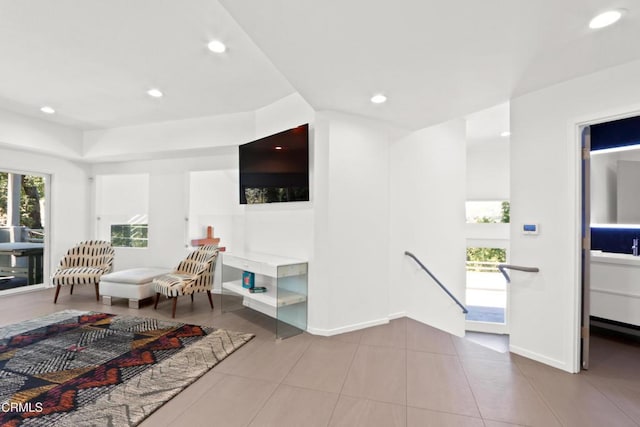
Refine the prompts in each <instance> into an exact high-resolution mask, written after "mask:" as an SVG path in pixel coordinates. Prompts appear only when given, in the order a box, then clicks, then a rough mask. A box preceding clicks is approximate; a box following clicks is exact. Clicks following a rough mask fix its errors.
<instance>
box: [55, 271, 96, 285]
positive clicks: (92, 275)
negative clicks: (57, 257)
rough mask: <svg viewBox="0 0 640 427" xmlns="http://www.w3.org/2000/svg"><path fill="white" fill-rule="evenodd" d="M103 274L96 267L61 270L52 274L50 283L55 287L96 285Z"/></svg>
mask: <svg viewBox="0 0 640 427" xmlns="http://www.w3.org/2000/svg"><path fill="white" fill-rule="evenodd" d="M103 273H104V270H103V269H102V268H98V267H71V268H63V269H59V270H57V271H56V272H55V273H54V274H53V278H52V282H53V284H54V285H56V286H57V285H62V286H64V285H85V284H91V283H98V282H99V281H100V277H101V276H102V274H103Z"/></svg>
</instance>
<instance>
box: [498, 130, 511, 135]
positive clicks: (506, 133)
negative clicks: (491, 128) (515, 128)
mask: <svg viewBox="0 0 640 427" xmlns="http://www.w3.org/2000/svg"><path fill="white" fill-rule="evenodd" d="M510 135H511V132H509V131H508V130H505V131H504V132H502V133H501V134H500V136H510Z"/></svg>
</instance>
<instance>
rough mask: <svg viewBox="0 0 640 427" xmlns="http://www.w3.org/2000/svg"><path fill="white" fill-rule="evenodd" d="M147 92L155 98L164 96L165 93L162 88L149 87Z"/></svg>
mask: <svg viewBox="0 0 640 427" xmlns="http://www.w3.org/2000/svg"><path fill="white" fill-rule="evenodd" d="M147 94H148V95H149V96H152V97H154V98H162V95H163V93H162V91H161V90H160V89H149V90H148V91H147Z"/></svg>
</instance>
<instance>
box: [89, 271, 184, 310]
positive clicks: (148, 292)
mask: <svg viewBox="0 0 640 427" xmlns="http://www.w3.org/2000/svg"><path fill="white" fill-rule="evenodd" d="M171 271H172V270H171V269H169V268H156V267H144V268H131V269H128V270H122V271H116V272H113V273H109V274H104V275H103V276H102V277H101V278H100V286H99V288H100V295H102V303H103V304H105V305H111V298H128V299H129V307H130V308H140V300H143V299H146V298H150V297H152V296H153V295H155V292H154V291H153V286H151V282H152V281H153V278H154V277H157V276H161V275H163V274H167V273H170V272H171Z"/></svg>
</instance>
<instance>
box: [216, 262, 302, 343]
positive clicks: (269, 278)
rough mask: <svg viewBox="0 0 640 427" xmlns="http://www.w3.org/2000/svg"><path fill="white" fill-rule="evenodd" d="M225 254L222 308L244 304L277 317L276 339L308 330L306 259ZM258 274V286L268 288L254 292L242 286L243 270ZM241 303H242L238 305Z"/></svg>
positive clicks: (225, 310)
mask: <svg viewBox="0 0 640 427" xmlns="http://www.w3.org/2000/svg"><path fill="white" fill-rule="evenodd" d="M220 255H222V311H223V312H228V311H233V310H235V309H238V308H241V307H242V306H244V307H248V308H251V309H253V310H256V311H259V312H261V313H264V314H266V315H268V316H270V317H273V318H274V319H276V338H286V337H289V336H292V335H295V334H298V333H300V332H302V331H304V330H306V329H307V269H308V264H307V262H306V261H302V260H298V259H292V258H285V257H280V256H275V255H269V254H262V253H230V252H221V253H220ZM245 271H247V272H251V273H254V274H255V286H263V287H265V288H267V291H266V292H264V293H251V292H249V289H245V288H243V287H242V273H243V272H245ZM238 302H240V303H241V304H242V305H241V306H240V305H239V304H238Z"/></svg>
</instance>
